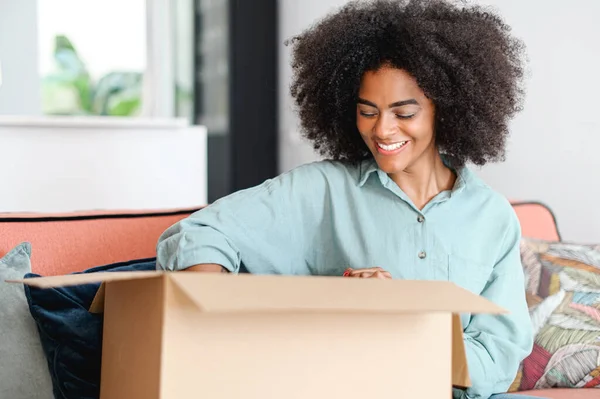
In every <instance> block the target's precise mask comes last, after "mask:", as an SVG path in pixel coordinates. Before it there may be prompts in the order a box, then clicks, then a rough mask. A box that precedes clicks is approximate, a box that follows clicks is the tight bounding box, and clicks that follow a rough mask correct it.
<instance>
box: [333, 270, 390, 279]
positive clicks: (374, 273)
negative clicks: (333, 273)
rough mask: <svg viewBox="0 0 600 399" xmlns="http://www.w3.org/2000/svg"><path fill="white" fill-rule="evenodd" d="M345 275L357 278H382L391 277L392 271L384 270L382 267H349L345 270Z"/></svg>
mask: <svg viewBox="0 0 600 399" xmlns="http://www.w3.org/2000/svg"><path fill="white" fill-rule="evenodd" d="M344 277H356V278H378V279H381V280H387V279H391V278H392V275H391V274H390V272H388V271H385V270H383V269H382V268H381V267H370V268H368V269H351V268H348V269H346V271H345V272H344Z"/></svg>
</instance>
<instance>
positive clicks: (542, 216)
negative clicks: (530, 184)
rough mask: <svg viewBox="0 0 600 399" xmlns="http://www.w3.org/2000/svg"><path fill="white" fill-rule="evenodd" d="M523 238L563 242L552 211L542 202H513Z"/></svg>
mask: <svg viewBox="0 0 600 399" xmlns="http://www.w3.org/2000/svg"><path fill="white" fill-rule="evenodd" d="M512 206H513V208H514V210H515V212H516V213H517V217H518V218H519V222H520V223H521V230H522V235H523V237H529V238H537V239H539V240H547V241H561V236H560V232H559V231H558V224H557V223H556V217H555V216H554V213H553V212H552V210H551V209H550V208H549V207H548V206H546V205H544V204H542V203H541V202H513V203H512Z"/></svg>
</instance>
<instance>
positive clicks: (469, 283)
mask: <svg viewBox="0 0 600 399" xmlns="http://www.w3.org/2000/svg"><path fill="white" fill-rule="evenodd" d="M448 263H449V265H448V266H449V267H448V271H449V277H450V278H449V280H450V281H452V282H453V283H455V284H456V285H458V286H459V287H462V288H464V289H467V290H469V291H471V292H472V293H474V294H476V295H480V294H481V292H482V291H483V289H484V288H485V286H486V284H487V282H488V280H489V279H490V277H491V274H492V267H491V266H489V265H488V264H486V263H485V262H484V261H481V260H478V259H472V258H468V257H464V256H459V255H454V254H452V255H449V256H448Z"/></svg>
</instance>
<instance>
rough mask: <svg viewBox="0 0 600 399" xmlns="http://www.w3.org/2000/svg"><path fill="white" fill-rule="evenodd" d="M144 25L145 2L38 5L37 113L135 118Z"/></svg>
mask: <svg viewBox="0 0 600 399" xmlns="http://www.w3.org/2000/svg"><path fill="white" fill-rule="evenodd" d="M146 21H147V14H146V0H86V1H81V0H39V1H38V39H39V69H40V75H41V98H42V112H43V113H44V114H46V115H108V116H136V115H139V114H140V113H141V112H142V109H143V104H142V102H143V98H144V96H143V90H144V74H145V72H146V60H147V54H146V52H147V38H146Z"/></svg>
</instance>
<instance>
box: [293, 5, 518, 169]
mask: <svg viewBox="0 0 600 399" xmlns="http://www.w3.org/2000/svg"><path fill="white" fill-rule="evenodd" d="M288 43H291V44H292V68H293V73H294V74H293V80H292V86H291V94H292V97H293V98H294V100H295V103H296V106H297V108H298V113H299V117H300V121H301V125H302V131H303V135H304V136H305V137H306V138H307V139H309V140H310V141H311V142H312V143H313V146H314V148H315V150H317V151H318V152H319V153H320V154H321V155H323V156H326V157H328V158H330V159H334V160H339V161H359V160H362V159H365V158H368V157H371V156H372V155H371V153H370V152H369V149H368V147H367V146H366V144H365V143H364V141H363V140H362V138H361V136H360V134H359V132H358V129H357V127H356V100H357V96H358V90H359V87H360V81H361V78H362V76H363V74H364V72H366V71H375V70H377V69H378V68H380V67H381V66H384V65H390V66H392V67H396V68H399V69H403V70H405V71H407V72H408V73H409V74H411V75H412V76H413V77H414V78H415V79H416V81H417V83H418V84H419V86H420V87H421V89H422V90H423V91H424V93H425V95H426V96H427V97H428V98H430V99H431V100H432V102H433V103H434V105H435V107H436V121H435V123H436V131H435V135H436V137H435V140H436V145H437V147H438V149H439V150H440V152H442V153H445V154H447V155H449V156H450V158H451V159H452V163H453V166H456V167H458V166H463V165H464V164H466V163H467V162H471V163H473V164H476V165H484V164H485V163H487V162H490V161H498V160H503V159H504V152H505V143H506V138H507V136H508V134H509V131H508V123H509V120H510V119H511V118H512V117H513V116H514V115H515V114H516V113H517V112H519V111H520V110H521V106H522V97H523V89H522V86H521V85H522V82H521V80H522V78H523V75H524V71H523V65H522V55H523V54H524V46H523V44H522V42H521V41H520V40H518V39H516V38H514V37H512V36H511V35H510V27H508V26H507V25H506V24H505V23H504V22H503V20H502V19H501V18H500V17H499V16H498V15H496V14H494V13H493V12H491V11H488V10H487V9H485V8H483V7H481V6H474V5H468V4H465V2H452V1H450V0H404V1H403V0H395V1H394V0H376V1H367V0H361V1H355V2H351V3H349V4H347V5H346V6H344V7H343V8H342V9H341V10H340V11H339V12H336V13H333V14H330V15H329V16H327V17H326V18H324V19H323V20H322V21H320V22H319V23H318V24H316V25H315V26H313V27H311V28H310V29H308V30H307V31H305V32H303V33H302V34H300V35H299V36H297V37H294V38H293V39H292V40H291V41H289V42H288Z"/></svg>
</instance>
